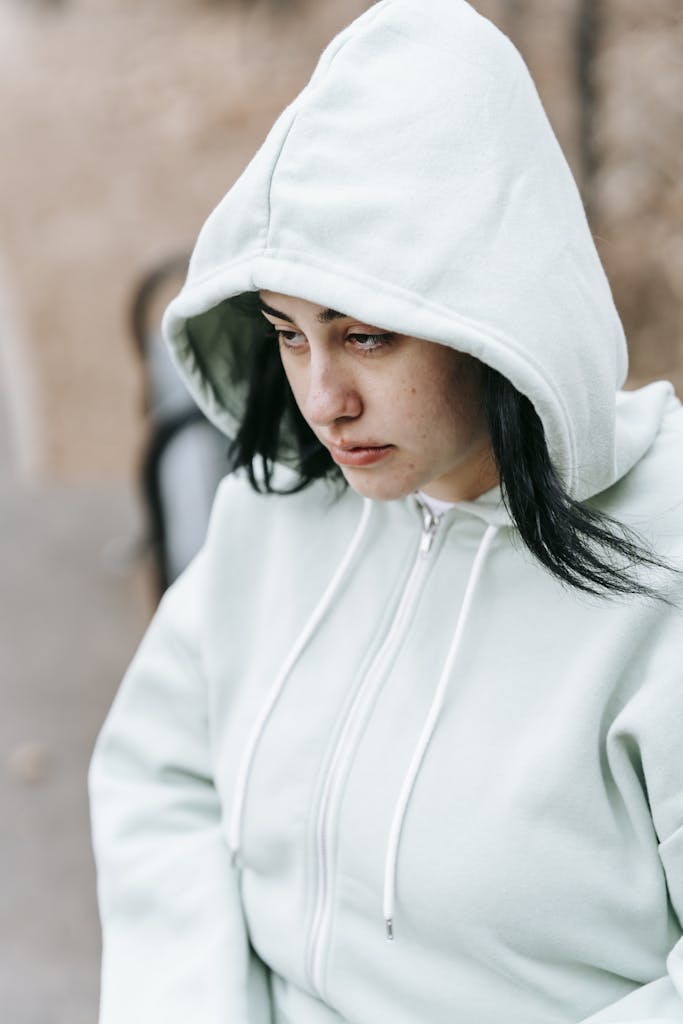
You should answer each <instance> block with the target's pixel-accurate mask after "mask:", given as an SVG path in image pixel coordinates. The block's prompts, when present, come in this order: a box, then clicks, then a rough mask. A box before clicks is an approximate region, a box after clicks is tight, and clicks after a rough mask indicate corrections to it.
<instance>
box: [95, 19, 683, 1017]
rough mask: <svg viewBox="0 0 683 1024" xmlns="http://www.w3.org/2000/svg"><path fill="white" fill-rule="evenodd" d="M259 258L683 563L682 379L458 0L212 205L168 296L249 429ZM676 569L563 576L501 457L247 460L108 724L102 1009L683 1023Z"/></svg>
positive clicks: (332, 63)
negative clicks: (393, 496) (617, 578)
mask: <svg viewBox="0 0 683 1024" xmlns="http://www.w3.org/2000/svg"><path fill="white" fill-rule="evenodd" d="M260 288H263V289H268V290H270V291H276V292H282V293H285V294H289V295H294V296H297V297H300V298H304V299H308V300H309V301H311V302H315V303H319V304H321V305H325V306H330V307H332V308H335V309H340V310H343V311H344V312H347V313H349V314H352V315H353V316H356V317H358V318H359V319H361V320H363V321H365V322H368V323H372V324H377V325H380V326H381V327H382V328H385V329H387V330H392V331H396V332H399V333H403V334H408V335H414V336H416V337H421V338H426V339H428V340H432V341H438V342H441V343H444V344H447V345H451V346H452V347H454V348H457V349H459V350H462V351H465V352H469V353H471V354H472V355H474V356H476V357H477V358H479V359H482V360H483V361H485V362H487V363H489V364H491V365H492V366H494V367H495V368H496V369H497V370H499V371H500V372H501V373H503V374H504V375H505V376H506V377H508V378H509V379H510V380H512V382H513V383H514V384H515V386H516V387H517V388H518V389H519V390H520V391H522V392H523V393H524V394H526V395H527V396H528V397H529V398H530V399H531V400H532V401H533V403H534V405H535V408H536V410H537V411H538V413H539V415H540V416H541V419H542V421H543V424H544V427H545V431H546V436H547V439H548V443H549V447H550V450H551V454H552V457H553V460H554V462H555V465H556V466H557V467H558V468H559V470H560V472H561V473H562V475H563V479H564V481H565V484H566V486H567V488H568V489H569V490H570V491H571V493H572V494H573V495H575V496H577V497H579V498H581V499H588V498H590V499H591V501H592V502H593V503H594V504H595V505H596V506H597V507H598V508H600V509H602V510H604V511H606V512H608V513H610V514H612V515H614V516H617V517H618V518H620V519H622V520H623V521H625V522H627V523H628V524H629V525H630V526H634V527H636V528H637V529H639V530H640V531H641V533H643V534H644V535H645V537H646V538H647V540H648V541H649V542H650V543H651V544H653V545H654V547H655V549H656V550H657V551H658V552H659V554H660V555H661V556H662V557H664V558H666V559H668V560H670V561H671V562H673V563H675V564H683V447H682V444H681V442H682V440H683V411H682V410H681V407H680V405H679V403H678V402H677V400H676V399H675V398H674V397H673V393H672V389H671V387H670V385H668V384H666V383H658V384H654V385H651V386H650V387H648V388H644V389H642V390H640V391H637V392H631V393H625V392H621V391H620V390H619V389H620V388H621V386H622V384H623V381H624V376H625V373H626V351H625V344H624V338H623V332H622V329H621V325H620V323H619V319H618V316H617V314H616V312H615V309H614V305H613V302H612V298H611V295H610V291H609V287H608V285H607V282H606V280H605V277H604V274H603V272H602V269H601V266H600V263H599V260H598V257H597V255H596V252H595V249H594V247H593V243H592V240H591V236H590V232H589V230H588V227H587V224H586V221H585V217H584V214H583V211H582V207H581V204H580V200H579V198H578V195H577V192H576V189H575V186H574V183H573V181H572V178H571V175H570V173H569V171H568V169H567V166H566V164H565V162H564V159H563V157H562V155H561V153H560V151H559V148H558V146H557V143H556V141H555V139H554V136H553V134H552V131H551V129H550V127H549V125H548V123H547V120H546V118H545V115H544V114H543V111H542V109H541V106H540V103H539V101H538V98H537V96H536V93H535V91H534V88H533V85H532V83H531V81H530V79H529V77H528V74H527V72H526V69H525V68H524V65H523V64H522V62H521V60H520V58H519V56H518V54H517V53H516V51H515V50H514V48H513V47H512V46H511V45H510V43H509V42H508V41H507V40H506V39H505V38H504V37H503V36H501V35H500V33H498V32H497V30H496V29H494V28H493V27H492V26H491V24H490V23H489V22H487V21H486V20H485V19H483V18H481V17H480V16H479V15H477V14H476V13H475V12H474V11H473V10H472V8H470V7H469V6H468V5H467V4H466V3H464V2H463V0H383V2H380V3H378V4H376V5H374V6H373V7H372V8H371V9H370V10H369V11H368V12H367V13H366V14H365V15H363V16H362V17H361V18H359V19H358V20H357V21H356V22H354V23H353V24H352V25H351V26H350V27H349V28H348V29H347V30H346V31H344V32H342V33H341V35H339V36H338V37H337V38H336V39H335V40H334V41H333V42H332V43H331V44H330V46H329V47H328V48H327V50H326V51H325V53H324V54H323V56H322V58H321V60H320V63H319V65H318V68H317V70H316V72H315V73H314V75H313V78H312V79H311V82H310V84H309V86H308V87H307V88H306V89H305V90H304V91H303V92H302V93H301V95H300V96H299V97H298V98H297V99H296V100H295V101H294V103H293V104H292V105H291V106H290V107H289V108H288V109H287V110H286V111H285V112H284V113H283V114H282V116H281V117H280V118H279V120H278V121H277V123H276V124H275V126H274V127H273V129H272V131H271V133H270V134H269V136H268V138H267V139H266V141H265V143H264V145H263V146H262V148H261V149H260V150H259V152H258V153H257V155H256V156H255V158H254V160H253V161H252V163H251V164H250V165H249V167H248V168H247V169H246V171H245V172H244V174H243V175H242V177H241V178H240V179H239V181H238V182H237V183H236V185H235V186H234V187H233V188H232V189H231V190H230V192H229V193H228V195H227V196H226V198H225V199H224V200H223V202H222V203H221V204H220V205H219V206H218V207H217V209H216V210H215V211H214V212H213V213H212V214H211V216H210V217H209V219H208V221H207V223H206V225H205V227H204V228H203V230H202V232H201V235H200V238H199V241H198V243H197V247H196V249H195V252H194V255H193V257H192V261H191V264H190V269H189V274H188V279H187V283H186V285H185V287H184V289H183V291H182V292H181V293H180V295H179V296H178V297H177V298H176V299H175V300H174V302H173V303H171V306H170V307H169V309H168V311H167V314H166V318H165V331H166V335H167V338H168V340H169V343H170V345H171V348H172V351H173V353H174V357H175V359H176V361H177V363H178V366H179V369H180V371H181V373H182V374H183V375H184V377H185V379H186V382H187V384H188V386H189V387H190V389H191V390H192V392H193V393H194V395H195V397H196V398H197V401H198V402H199V404H200V405H201V406H202V407H203V408H204V410H205V411H206V413H207V414H208V415H209V416H210V417H211V418H212V419H213V420H214V422H215V423H216V424H217V425H218V426H220V427H221V428H222V429H223V430H224V431H225V433H226V434H227V435H228V436H234V433H235V428H236V425H237V423H239V421H240V417H241V412H242V407H243V403H244V397H245V385H244V377H245V367H246V365H247V364H248V357H249V346H250V344H252V343H253V340H254V335H255V332H256V331H257V330H260V329H261V328H260V327H259V324H258V321H257V320H254V319H252V318H250V317H248V316H246V315H245V313H244V294H245V293H253V292H254V291H256V290H258V289H260ZM291 457H292V451H291V445H289V444H288V442H287V437H286V435H285V437H284V438H283V442H282V447H281V451H280V452H279V456H278V458H279V461H280V462H281V463H282V464H283V469H282V472H283V474H287V472H288V470H287V463H288V462H290V461H291ZM655 583H656V585H657V586H659V588H660V590H662V592H663V593H665V594H666V595H667V596H668V597H669V598H670V600H671V601H672V602H674V604H673V605H667V604H664V603H658V602H654V601H647V600H645V599H640V598H632V599H628V600H626V599H621V600H618V601H617V600H601V599H597V598H589V597H585V596H581V595H579V594H578V593H577V592H576V591H572V590H569V589H567V588H565V587H563V586H561V585H560V584H559V583H558V582H557V581H556V580H555V579H554V578H553V577H552V576H550V575H549V574H548V573H547V571H546V570H544V569H543V568H542V567H541V566H540V565H539V564H538V563H537V562H536V561H535V560H534V559H533V558H532V556H531V555H530V554H529V553H528V552H527V551H526V549H525V548H524V547H523V546H522V544H521V543H520V541H519V538H518V537H517V534H516V531H515V529H514V527H513V526H512V525H511V523H510V520H509V518H508V516H507V514H506V512H505V510H504V508H503V507H502V504H501V502H500V494H499V492H498V491H497V490H494V491H492V492H489V493H487V494H485V495H483V496H482V497H481V498H479V499H478V500H477V501H474V502H466V503H459V504H457V505H456V506H455V507H454V508H453V509H452V510H451V511H449V512H447V513H446V514H445V515H444V516H443V517H441V518H440V519H439V520H438V522H436V523H435V522H433V521H431V520H430V519H429V516H428V515H427V514H426V512H425V510H424V509H423V508H421V507H420V505H419V503H418V501H417V500H416V499H415V497H414V496H409V497H407V498H405V499H401V500H397V501H391V502H373V501H369V500H364V499H361V498H360V497H359V496H358V495H357V494H355V493H354V492H353V491H351V490H347V491H346V492H345V493H344V494H343V495H342V496H341V497H339V496H336V495H335V492H334V491H333V490H332V489H331V488H330V487H329V486H328V485H326V484H325V483H317V484H315V485H313V486H311V487H310V488H308V489H306V490H305V491H303V492H301V493H298V494H295V495H290V496H273V495H267V496H265V495H258V494H256V493H254V492H253V491H252V490H251V489H250V487H249V486H248V484H247V483H246V481H245V480H244V479H242V478H241V477H240V476H239V475H235V476H232V477H230V478H228V479H227V480H226V481H225V482H224V484H223V485H222V487H221V490H220V492H219V495H218V498H217V500H216V504H215V507H214V511H213V515H212V520H211V525H210V529H209V534H208V538H207V541H206V544H205V546H204V548H203V550H202V552H201V553H200V555H199V556H198V557H197V559H196V560H195V562H194V563H193V564H192V565H191V567H190V568H189V569H188V570H187V572H186V573H185V574H184V575H183V576H182V577H181V578H180V580H179V581H178V582H177V583H176V584H175V585H174V586H173V587H172V588H171V590H170V591H169V592H168V593H167V595H166V596H165V598H164V600H163V601H162V604H161V606H160V609H159V611H158V614H157V616H156V617H155V620H154V622H153V623H152V625H151V627H150V629H149V631H148V634H147V636H146V637H145V639H144V641H143V643H142V645H141V647H140V650H139V651H138V653H137V655H136V657H135V659H134V661H133V663H132V665H131V668H130V670H129V672H128V674H127V676H126V679H125V680H124V683H123V685H122V688H121V690H120V692H119V694H118V696H117V698H116V701H115V703H114V705H113V707H112V710H111V712H110V715H109V717H108V719H107V722H106V723H105V726H104V728H103V730H102V733H101V735H100V737H99V740H98V743H97V747H96V750H95V754H94V758H93V763H92V767H91V774H90V785H91V793H92V806H93V833H94V844H95V852H96V858H97V863H98V872H99V898H100V906H101V915H102V923H103V936H104V950H103V978H102V980H103V988H102V1009H101V1018H100V1022H101V1024H143V1022H144V1024H155V1022H157V1021H158V1022H159V1024H162V1022H163V1024H181V1022H182V1024H189V1022H192V1024H219V1022H220V1024H227V1022H230V1024H264V1022H266V1021H272V1022H274V1024H333V1022H337V1024H339V1022H342V1024H385V1022H386V1024H418V1022H419V1024H426V1022H428V1024H578V1022H584V1024H587V1022H588V1021H590V1024H598V1022H600V1024H607V1022H612V1024H626V1022H638V1024H665V1022H669V1024H672V1022H683V941H681V923H680V922H681V918H682V917H683V828H682V825H683V753H682V747H681V727H682V725H683V614H682V613H681V611H680V605H681V603H683V595H681V585H680V582H679V580H678V579H677V578H676V577H675V576H674V575H673V574H664V573H663V574H661V577H660V578H658V579H657V580H656V581H655ZM675 602H678V604H679V607H676V606H675Z"/></svg>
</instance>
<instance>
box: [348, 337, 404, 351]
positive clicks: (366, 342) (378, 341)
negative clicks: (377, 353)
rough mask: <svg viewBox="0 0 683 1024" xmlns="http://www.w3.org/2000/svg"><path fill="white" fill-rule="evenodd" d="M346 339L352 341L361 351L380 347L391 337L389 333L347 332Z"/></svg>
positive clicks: (387, 342)
mask: <svg viewBox="0 0 683 1024" xmlns="http://www.w3.org/2000/svg"><path fill="white" fill-rule="evenodd" d="M346 337H347V340H348V341H354V342H355V343H356V344H357V345H359V346H360V348H361V349H362V350H363V351H369V350H372V349H375V348H381V347H382V345H387V344H389V342H390V341H391V339H392V337H393V336H392V335H391V334H347V336H346Z"/></svg>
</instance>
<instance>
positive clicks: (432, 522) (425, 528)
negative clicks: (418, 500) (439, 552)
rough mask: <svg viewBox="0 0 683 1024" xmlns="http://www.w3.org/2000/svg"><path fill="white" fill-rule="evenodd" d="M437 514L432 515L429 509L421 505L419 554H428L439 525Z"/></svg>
mask: <svg viewBox="0 0 683 1024" xmlns="http://www.w3.org/2000/svg"><path fill="white" fill-rule="evenodd" d="M439 518H440V517H438V516H435V515H432V512H431V509H428V508H427V507H426V506H425V505H423V506H422V538H421V540H420V554H421V555H428V554H429V551H430V549H431V546H432V544H433V542H434V537H435V536H436V530H437V527H438V525H439Z"/></svg>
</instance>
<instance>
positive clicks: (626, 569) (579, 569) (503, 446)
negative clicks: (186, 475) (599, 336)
mask: <svg viewBox="0 0 683 1024" xmlns="http://www.w3.org/2000/svg"><path fill="white" fill-rule="evenodd" d="M481 368H482V374H481V376H482V380H481V383H482V401H483V408H484V412H485V415H486V419H487V422H488V428H489V434H490V438H491V447H492V450H493V456H494V459H495V462H496V466H497V469H498V473H499V477H500V484H501V491H502V494H503V500H504V502H505V505H506V508H507V510H508V512H509V514H510V517H511V519H512V521H513V523H514V524H515V526H516V527H517V530H518V531H519V536H520V538H521V540H522V541H523V543H524V544H525V545H526V547H527V548H528V549H529V551H530V552H531V553H532V554H533V555H534V556H535V557H536V558H537V559H538V561H539V562H541V563H542V565H544V566H545V567H546V568H547V569H548V570H549V571H550V572H551V573H552V574H553V575H554V576H555V577H557V579H559V580H561V581H562V582H563V583H565V584H568V585H569V586H571V587H574V588H576V589H577V590H581V591H584V592H586V593H589V594H598V595H600V594H601V595H606V596H609V595H619V594H621V595H625V594H640V595H642V596H647V597H653V598H658V597H660V595H659V594H658V593H657V591H656V590H655V589H654V588H652V587H650V586H648V585H647V584H645V583H643V582H642V581H641V580H640V579H639V578H638V575H637V570H638V569H639V568H641V567H644V568H648V569H661V568H664V565H663V563H662V562H661V561H660V560H659V559H658V558H657V557H656V556H655V555H654V554H653V553H652V552H651V551H650V550H648V548H647V547H646V546H645V545H644V544H643V543H642V541H641V540H640V539H639V538H638V537H637V535H636V534H635V533H634V532H633V531H632V530H630V529H629V528H628V527H627V526H625V525H624V524H623V523H620V522H618V521H617V520H615V519H613V518H612V517H610V516H608V515H606V514H605V513H604V512H600V511H599V510H598V509H596V508H594V507H592V506H591V505H590V504H588V503H586V502H580V501H575V500H574V499H573V498H571V497H570V496H569V495H568V494H567V492H566V491H565V489H564V487H563V485H562V482H561V480H560V478H559V476H558V474H557V472H556V470H555V468H554V467H553V464H552V462H551V460H550V455H549V452H548V446H547V444H546V440H545V433H544V430H543V425H542V423H541V420H540V418H539V416H538V414H537V413H536V410H535V409H534V407H533V405H532V404H531V402H530V401H529V399H528V398H526V397H525V396H524V395H522V394H521V393H520V392H519V391H517V389H516V388H515V387H514V386H513V385H512V384H511V383H510V381H509V380H507V378H505V377H503V376H502V374H500V373H498V372H497V371H496V370H493V369H491V368H490V367H488V366H485V365H484V364H481ZM285 431H286V437H287V441H288V442H289V446H290V447H292V445H293V447H294V453H293V454H294V460H293V461H294V462H295V464H296V470H297V473H298V480H296V481H295V482H294V483H293V485H292V486H291V487H289V488H288V489H286V490H284V491H283V490H280V489H278V488H276V487H275V486H274V484H273V479H272V475H273V470H274V466H275V462H276V460H277V456H278V452H279V451H280V450H281V446H282V441H283V437H284V432H285ZM230 463H231V468H232V469H233V470H234V469H238V468H244V469H246V472H247V474H248V477H249V481H250V483H251V485H252V487H253V488H254V489H255V490H257V491H260V492H261V493H279V494H283V493H284V494H291V493H295V492H297V491H301V490H303V489H304V488H305V487H308V486H309V484H311V483H312V482H313V481H314V480H318V479H321V478H324V477H327V478H328V479H330V480H332V481H336V482H337V483H340V484H341V486H342V487H344V486H345V481H344V477H343V475H342V473H341V470H340V469H339V467H338V466H337V465H336V464H335V463H334V461H333V459H332V457H331V455H330V454H329V452H328V451H327V449H326V448H325V447H324V446H323V445H322V444H321V443H320V441H318V439H317V438H316V437H315V435H314V434H313V432H312V431H311V429H310V428H309V426H308V424H307V423H306V421H305V420H304V418H303V416H302V415H301V413H300V412H299V409H298V407H297V405H296V402H295V401H294V397H293V395H292V392H291V390H290V387H289V384H288V382H287V378H286V377H285V373H284V370H283V368H282V363H281V360H280V356H279V353H278V350H277V346H276V345H275V343H274V341H273V335H271V334H270V332H268V334H267V335H266V337H264V338H263V340H262V341H258V342H256V343H255V344H254V345H253V349H252V353H251V365H250V367H249V379H248V382H247V401H246V409H245V412H244V416H243V418H242V423H241V426H240V430H239V433H238V434H237V437H236V438H235V440H234V441H233V443H232V445H231V450H230Z"/></svg>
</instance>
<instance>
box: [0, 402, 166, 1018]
mask: <svg viewBox="0 0 683 1024" xmlns="http://www.w3.org/2000/svg"><path fill="white" fill-rule="evenodd" d="M0 398H1V393H0ZM3 417H4V410H3V409H2V407H1V406H0V421H2V422H0V509H1V516H2V534H1V535H0V567H1V571H0V708H1V711H0V806H2V825H1V826H0V877H1V879H2V881H1V883H0V1019H1V1020H2V1021H3V1022H6V1024H94V1022H95V1021H96V1019H97V1001H98V961H99V952H100V945H99V942H100V940H99V924H98V920H97V910H96V900H95V876H94V868H93V861H92V855H91V851H90V841H89V824H88V810H87V799H86V771H87V765H88V761H89V757H90V752H91V749H92V746H93V742H94V739H95V736H96V733H97V730H98V728H99V725H100V723H101V721H102V719H103V717H104V715H105V713H106V710H107V708H108V706H109V704H110V702H111V699H112V696H113V694H114V691H115V689H116V687H117V685H118V682H119V680H120V677H121V674H122V672H123V670H124V668H125V666H126V664H127V662H128V660H129V658H130V655H131V653H132V651H133V649H134V647H135V645H136V643H137V641H138V639H139V637H140V635H141V633H142V631H143V629H144V627H145V624H146V621H147V619H148V616H149V612H150V608H151V600H150V595H149V593H148V592H147V588H146V586H145V583H146V578H145V576H144V573H143V572H142V571H141V569H140V567H139V562H138V560H137V559H135V557H134V548H135V545H136V543H137V542H138V541H139V538H140V536H141V533H142V526H141V523H140V514H139V511H138V508H137V502H136V500H135V496H134V495H133V494H132V493H130V492H129V491H128V490H126V488H125V487H123V486H121V485H112V484H109V485H106V486H79V487H77V488H76V487H68V488H67V487H63V486H60V487H56V486H54V487H51V486H43V485H41V486H35V487H33V486H32V487H30V488H28V487H27V486H25V485H22V484H20V483H19V482H18V481H17V480H16V479H13V478H12V475H11V472H10V459H9V451H8V433H7V430H6V422H4V421H3Z"/></svg>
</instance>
